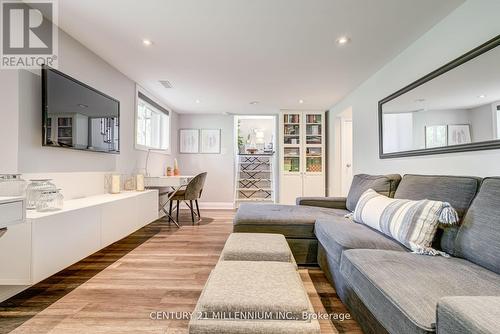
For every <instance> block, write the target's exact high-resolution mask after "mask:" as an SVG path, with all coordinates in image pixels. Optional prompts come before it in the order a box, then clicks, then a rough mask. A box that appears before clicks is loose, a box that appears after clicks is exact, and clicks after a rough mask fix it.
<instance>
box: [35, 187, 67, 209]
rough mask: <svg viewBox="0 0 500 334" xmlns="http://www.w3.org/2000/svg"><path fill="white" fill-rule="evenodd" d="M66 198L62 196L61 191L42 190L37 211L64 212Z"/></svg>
mask: <svg viewBox="0 0 500 334" xmlns="http://www.w3.org/2000/svg"><path fill="white" fill-rule="evenodd" d="M63 202H64V196H63V195H62V194H61V189H52V190H42V191H41V192H40V197H39V199H38V201H37V205H36V211H38V212H49V211H58V210H62V208H63V205H64V204H63Z"/></svg>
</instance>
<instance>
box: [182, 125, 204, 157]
mask: <svg viewBox="0 0 500 334" xmlns="http://www.w3.org/2000/svg"><path fill="white" fill-rule="evenodd" d="M199 146H200V132H199V130H198V129H180V130H179V153H199V151H200V147H199Z"/></svg>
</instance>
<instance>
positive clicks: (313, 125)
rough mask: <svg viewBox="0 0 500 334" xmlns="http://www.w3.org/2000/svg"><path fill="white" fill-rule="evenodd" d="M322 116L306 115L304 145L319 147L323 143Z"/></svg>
mask: <svg viewBox="0 0 500 334" xmlns="http://www.w3.org/2000/svg"><path fill="white" fill-rule="evenodd" d="M321 116H322V115H316V114H312V115H311V114H307V115H306V144H310V145H321V144H322V143H323V139H322V137H323V127H322V123H321V121H322V119H321Z"/></svg>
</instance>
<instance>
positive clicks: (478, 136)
mask: <svg viewBox="0 0 500 334" xmlns="http://www.w3.org/2000/svg"><path fill="white" fill-rule="evenodd" d="M468 111H469V120H470V125H471V135H472V141H474V142H478V141H485V140H493V139H495V126H496V125H495V124H494V120H495V117H494V114H493V112H494V109H493V106H492V105H491V104H485V105H483V106H480V107H477V108H474V109H469V110H468Z"/></svg>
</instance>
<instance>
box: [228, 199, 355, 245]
mask: <svg viewBox="0 0 500 334" xmlns="http://www.w3.org/2000/svg"><path fill="white" fill-rule="evenodd" d="M346 213H348V211H347V210H341V209H327V208H318V207H312V206H302V205H280V204H270V205H262V204H242V205H241V206H240V207H239V209H238V212H236V216H235V217H234V232H261V233H279V234H283V235H284V236H285V237H287V238H294V237H299V238H314V222H315V221H316V219H318V218H329V217H332V216H342V217H343V216H344V215H345V214H346Z"/></svg>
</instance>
